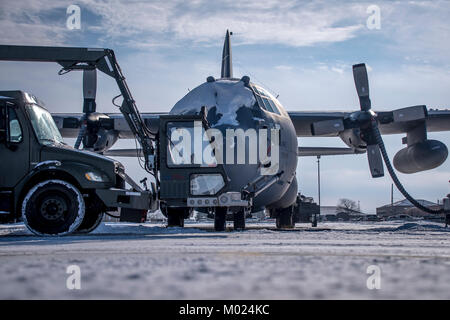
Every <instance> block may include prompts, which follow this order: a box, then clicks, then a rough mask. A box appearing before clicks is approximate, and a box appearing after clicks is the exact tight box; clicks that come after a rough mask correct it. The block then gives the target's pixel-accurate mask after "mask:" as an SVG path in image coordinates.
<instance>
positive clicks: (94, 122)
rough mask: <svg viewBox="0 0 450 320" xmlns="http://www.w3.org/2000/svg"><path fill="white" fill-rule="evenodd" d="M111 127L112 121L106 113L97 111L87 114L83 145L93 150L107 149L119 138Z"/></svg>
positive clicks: (101, 150)
mask: <svg viewBox="0 0 450 320" xmlns="http://www.w3.org/2000/svg"><path fill="white" fill-rule="evenodd" d="M113 127H114V122H113V120H112V119H110V118H109V117H108V116H107V115H105V114H102V113H97V112H94V113H91V114H89V116H88V119H87V130H86V133H85V136H84V139H83V147H84V148H85V149H87V150H91V151H94V152H104V151H107V150H108V149H109V148H111V147H112V145H113V144H114V143H115V142H116V141H117V139H118V138H119V135H118V132H117V131H116V130H114V128H113Z"/></svg>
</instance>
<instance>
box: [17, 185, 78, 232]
mask: <svg viewBox="0 0 450 320" xmlns="http://www.w3.org/2000/svg"><path fill="white" fill-rule="evenodd" d="M84 213H85V204H84V199H83V196H82V195H81V193H80V191H79V190H78V189H77V188H76V187H74V186H73V185H72V184H70V183H68V182H66V181H62V180H46V181H44V182H41V183H38V184H37V185H35V186H34V187H33V188H31V189H30V191H28V193H27V195H26V196H25V198H24V200H23V202H22V219H23V221H24V223H25V225H26V226H27V227H28V229H29V230H30V231H31V232H33V233H35V234H37V235H50V236H62V235H66V234H69V233H71V232H73V231H75V230H76V229H77V228H78V227H79V226H80V224H81V223H82V221H83V218H84Z"/></svg>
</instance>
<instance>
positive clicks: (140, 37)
mask: <svg viewBox="0 0 450 320" xmlns="http://www.w3.org/2000/svg"><path fill="white" fill-rule="evenodd" d="M71 4H76V5H78V6H79V7H80V9H81V29H80V30H69V29H67V27H66V19H67V17H68V15H67V14H66V9H67V7H68V6H69V5H71ZM370 5H377V6H378V7H379V8H380V14H381V28H380V29H373V30H370V29H368V28H367V25H366V21H367V19H368V17H369V16H370V13H367V8H368V7H369V6H370ZM448 17H450V2H449V1H370V2H362V1H346V2H342V1H275V0H268V1H253V0H248V1H245V2H240V1H220V2H219V1H202V0H196V1H189V2H185V1H108V2H106V1H96V0H84V1H76V2H74V1H50V0H22V1H9V0H3V1H1V3H0V29H1V30H2V33H1V34H0V43H1V44H23V45H65V46H89V47H108V48H113V49H114V50H115V51H116V55H117V57H118V60H119V63H120V65H121V67H122V70H123V71H124V74H125V76H126V77H127V80H128V83H129V85H130V87H131V90H132V92H133V95H134V97H135V99H136V101H137V104H138V106H139V108H140V110H141V111H143V112H144V111H168V110H170V109H171V108H172V106H173V105H174V104H175V103H176V102H177V101H178V100H179V99H181V98H182V97H183V95H184V94H186V93H187V91H188V89H189V88H191V89H192V88H194V87H196V86H197V85H199V84H201V83H202V82H204V81H205V79H206V77H207V76H209V75H213V76H218V75H219V73H220V58H221V50H222V44H223V37H224V34H225V31H226V29H230V30H232V31H233V32H234V35H233V37H232V43H233V63H234V73H235V76H238V77H239V76H242V75H249V76H250V78H251V79H252V81H253V82H256V83H259V84H261V85H262V86H264V87H265V88H267V89H269V90H270V91H271V92H272V93H274V94H275V95H278V94H279V95H280V96H279V100H280V101H281V102H282V103H283V105H284V106H285V107H286V109H287V110H348V111H350V110H356V109H357V108H358V100H357V96H356V92H355V88H354V83H353V79H352V74H351V65H352V64H355V63H359V62H365V63H366V64H367V65H368V66H369V78H370V89H371V98H372V104H373V107H374V109H375V110H390V109H395V108H401V107H405V106H409V105H417V104H426V105H427V106H429V107H440V108H445V107H447V108H448V107H449V106H450V68H449V67H450V62H449V57H450V41H449V40H450V23H449V22H448ZM58 70H59V68H58V66H57V65H55V64H46V63H44V64H37V63H13V62H1V63H0V72H1V73H0V74H1V75H2V77H1V79H0V88H2V89H5V90H6V89H23V90H27V91H30V92H33V93H34V94H35V95H37V96H39V97H40V98H41V99H42V100H44V101H45V102H46V105H47V107H48V109H49V110H50V111H52V112H77V111H81V105H82V101H81V74H80V73H78V74H77V73H71V74H69V75H66V76H63V77H60V76H58V75H57V74H56V73H57V71H58ZM5 75H7V76H5ZM117 93H118V90H117V88H116V87H115V84H114V82H113V81H112V80H111V79H108V78H107V77H105V76H100V77H99V88H98V99H97V102H98V111H104V112H113V111H116V110H115V108H114V107H113V106H112V105H111V98H112V97H113V96H115V95H116V94H117ZM429 137H430V138H434V139H438V140H441V141H443V142H444V143H446V144H447V146H450V133H439V134H429ZM385 140H386V142H387V148H388V151H389V153H390V155H391V157H392V156H393V155H394V154H395V152H396V151H397V150H399V149H400V148H402V145H401V135H397V136H389V137H386V138H385ZM299 144H300V145H304V146H313V145H320V146H324V145H328V146H342V145H343V143H342V142H341V141H340V140H339V139H323V138H319V139H318V138H310V139H302V140H299ZM120 146H129V142H120ZM121 160H123V162H124V163H125V164H126V165H127V168H128V171H129V172H130V173H131V174H132V176H134V177H136V178H137V177H141V176H142V175H143V174H144V172H142V171H141V170H140V169H139V167H138V165H137V162H136V160H135V159H132V160H130V159H128V160H125V159H121ZM449 162H450V161H449V160H447V161H446V162H445V163H444V165H442V166H441V167H440V168H438V169H434V170H431V171H427V172H423V173H419V174H415V175H403V174H400V179H401V180H402V181H403V182H404V183H405V185H406V187H407V189H408V190H410V191H411V193H412V194H413V195H415V196H417V197H418V198H425V199H428V200H431V201H436V200H437V199H438V198H442V197H443V196H444V195H445V194H447V193H449V192H450V188H449V182H448V181H449V177H450V164H449ZM321 163H322V203H323V204H325V205H335V204H336V203H337V201H338V199H339V198H342V197H347V198H351V199H354V200H356V201H358V200H359V201H360V202H361V208H362V209H363V210H365V211H368V212H374V210H375V207H377V206H380V205H383V204H386V203H388V202H389V201H390V184H391V180H390V178H389V177H385V178H381V179H376V180H375V179H372V178H370V174H369V171H368V168H367V159H366V157H365V156H364V155H363V156H338V157H324V158H322V162H321ZM297 176H298V179H299V184H300V189H301V191H302V192H304V193H305V194H306V195H311V196H314V197H316V195H317V180H316V161H315V158H301V159H299V167H298V170H297ZM395 198H396V199H397V200H400V199H401V198H402V197H401V195H400V194H399V193H398V192H396V193H395Z"/></svg>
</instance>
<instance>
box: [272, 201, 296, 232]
mask: <svg viewBox="0 0 450 320" xmlns="http://www.w3.org/2000/svg"><path fill="white" fill-rule="evenodd" d="M292 211H293V210H292V206H290V207H288V208H285V209H277V217H276V226H277V228H278V229H293V228H294V227H295V217H294V213H293V212H292Z"/></svg>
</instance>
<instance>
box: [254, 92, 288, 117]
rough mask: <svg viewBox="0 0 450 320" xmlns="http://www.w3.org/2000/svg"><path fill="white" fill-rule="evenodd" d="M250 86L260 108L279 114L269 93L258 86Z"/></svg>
mask: <svg viewBox="0 0 450 320" xmlns="http://www.w3.org/2000/svg"><path fill="white" fill-rule="evenodd" d="M252 87H253V91H254V92H255V96H256V100H258V104H259V105H260V107H261V108H263V109H264V110H267V111H269V112H273V113H276V114H281V113H280V110H279V109H278V106H277V105H276V103H275V102H274V99H273V97H272V95H271V94H270V93H268V92H267V91H266V90H264V89H263V88H261V87H259V86H256V85H252Z"/></svg>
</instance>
